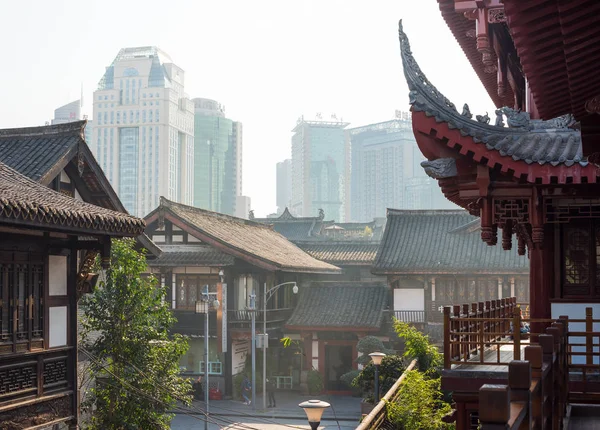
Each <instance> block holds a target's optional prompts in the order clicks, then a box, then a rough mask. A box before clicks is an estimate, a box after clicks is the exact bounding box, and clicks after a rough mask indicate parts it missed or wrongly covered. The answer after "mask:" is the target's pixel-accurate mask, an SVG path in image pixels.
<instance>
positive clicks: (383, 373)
mask: <svg viewBox="0 0 600 430" xmlns="http://www.w3.org/2000/svg"><path fill="white" fill-rule="evenodd" d="M405 369H406V366H405V364H404V360H403V359H402V357H400V356H398V355H386V356H385V357H383V360H381V364H380V365H379V389H380V393H381V395H382V396H383V395H385V393H387V392H388V390H389V389H390V388H392V385H394V384H395V383H396V381H397V380H398V378H400V376H402V373H403V372H404V370H405ZM342 376H344V375H342ZM374 381H375V366H374V365H373V363H372V362H371V363H369V364H367V365H366V366H365V367H364V368H363V370H362V371H361V372H360V373H359V374H358V376H357V377H356V378H355V379H354V380H353V381H352V386H353V387H357V388H360V389H361V391H362V393H363V396H364V397H365V399H366V400H368V401H373V400H374V397H375V396H374V390H375V384H374Z"/></svg>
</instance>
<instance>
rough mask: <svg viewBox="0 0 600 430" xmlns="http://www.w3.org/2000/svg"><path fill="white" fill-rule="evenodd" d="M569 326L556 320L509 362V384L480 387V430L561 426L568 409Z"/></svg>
mask: <svg viewBox="0 0 600 430" xmlns="http://www.w3.org/2000/svg"><path fill="white" fill-rule="evenodd" d="M566 329H567V327H566V325H565V324H564V323H563V322H559V323H555V324H553V326H552V327H549V328H547V329H546V334H541V335H539V337H538V339H539V345H530V346H527V347H525V361H520V360H513V361H511V362H510V363H509V364H508V385H489V384H485V385H483V386H482V387H481V388H480V389H479V422H480V428H481V430H492V429H499V428H502V429H507V430H518V429H541V430H546V429H548V430H554V429H556V430H558V429H561V428H562V423H563V419H564V417H565V416H566V411H567V384H568V372H567V369H566V360H565V357H566V354H565V345H566V339H567V336H566Z"/></svg>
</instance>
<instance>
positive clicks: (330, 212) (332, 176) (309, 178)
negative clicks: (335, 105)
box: [291, 115, 350, 222]
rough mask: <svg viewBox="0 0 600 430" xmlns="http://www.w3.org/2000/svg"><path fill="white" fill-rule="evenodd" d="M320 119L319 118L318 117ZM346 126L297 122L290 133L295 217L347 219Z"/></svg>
mask: <svg viewBox="0 0 600 430" xmlns="http://www.w3.org/2000/svg"><path fill="white" fill-rule="evenodd" d="M319 116H320V115H319ZM347 125H348V123H346V122H342V121H341V120H337V119H336V118H335V116H334V115H332V120H331V121H322V120H321V119H319V120H317V121H305V120H304V118H301V119H299V120H298V122H297V124H296V127H294V129H293V130H292V131H293V132H294V135H293V136H292V208H291V211H292V213H294V214H295V215H298V216H305V217H306V216H316V215H317V214H318V211H319V209H323V211H324V212H325V216H326V217H327V218H328V219H333V220H335V221H338V222H344V221H346V220H347V219H349V217H350V204H349V203H350V140H349V138H348V132H347V131H346V130H345V128H346V126H347Z"/></svg>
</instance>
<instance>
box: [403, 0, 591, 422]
mask: <svg viewBox="0 0 600 430" xmlns="http://www.w3.org/2000/svg"><path fill="white" fill-rule="evenodd" d="M438 3H439V5H440V10H441V12H442V15H443V17H444V19H445V21H446V23H447V24H448V27H449V28H450V30H451V31H452V33H453V34H454V36H455V38H456V40H457V41H458V42H459V44H460V45H461V47H462V49H463V51H464V52H465V54H466V56H467V58H468V60H469V61H470V63H471V65H472V66H473V68H474V70H475V72H476V73H477V75H478V77H479V78H480V80H481V82H482V83H483V85H484V87H485V88H486V90H487V92H488V94H489V95H490V98H491V99H492V101H493V102H494V104H495V105H496V107H497V110H496V111H495V115H492V117H491V118H489V117H488V116H487V115H473V114H472V113H471V112H470V109H469V107H468V105H467V104H464V105H463V106H462V107H459V106H460V105H456V104H454V103H453V102H451V101H450V100H448V99H447V98H446V97H445V96H444V95H443V94H442V93H441V92H440V91H438V90H437V89H436V87H435V86H434V85H433V83H432V82H430V81H429V80H428V79H427V77H426V76H425V74H424V73H423V71H422V70H421V69H420V68H419V66H418V64H417V62H416V60H415V56H413V53H412V51H411V49H410V45H409V41H408V38H407V36H406V35H405V34H404V32H403V31H402V27H401V28H400V45H401V55H402V60H403V64H404V74H405V77H406V80H407V83H408V86H409V89H410V95H409V97H410V104H411V106H412V108H411V110H412V122H413V130H414V133H415V137H416V140H417V144H418V145H419V147H420V149H421V151H422V152H423V154H424V155H425V156H426V157H427V159H428V160H429V161H426V162H424V163H423V164H422V165H423V167H424V168H425V170H426V172H427V173H428V174H429V175H430V176H432V177H434V178H436V179H437V180H438V182H439V185H440V187H441V189H442V191H443V192H444V194H445V195H446V197H447V198H448V199H449V200H451V201H453V202H454V203H456V204H457V205H459V206H461V207H463V208H465V209H466V210H468V211H469V212H470V213H471V214H472V215H474V216H477V217H479V218H480V224H481V239H482V240H483V242H485V243H486V244H488V245H490V246H500V245H499V244H498V243H499V242H500V243H501V246H502V248H503V249H505V250H511V249H512V248H513V247H514V246H516V248H517V251H518V253H519V254H520V255H525V254H527V255H528V256H529V259H530V282H529V284H530V303H531V305H530V308H531V317H532V318H533V319H534V320H538V321H544V320H545V322H539V323H534V324H532V330H533V331H534V332H537V333H540V336H541V333H543V331H544V330H545V326H546V325H548V324H549V321H551V319H556V318H558V317H560V316H565V317H568V318H570V319H573V318H585V316H586V309H590V311H589V312H591V313H593V314H594V315H595V316H596V318H597V315H598V314H599V312H600V305H599V304H598V297H599V294H600V287H599V286H600V284H599V283H598V282H599V280H600V277H599V275H598V264H597V261H598V259H599V258H600V248H598V246H597V243H598V240H599V238H600V228H599V226H600V199H599V198H598V196H599V195H600V188H599V187H598V177H599V176H600V175H599V171H598V144H599V141H598V136H599V134H598V126H599V125H600V121H599V119H600V117H599V116H598V113H599V112H600V109H599V108H598V106H599V103H598V100H599V98H598V93H599V91H600V75H599V74H598V73H596V63H597V61H596V60H597V58H598V51H597V43H596V42H597V41H598V39H599V38H600V34H599V33H598V31H597V29H598V28H599V27H598V24H599V23H600V13H599V12H600V4H598V3H596V2H582V1H572V2H554V1H546V0H539V1H534V2H523V1H518V0H504V1H496V0H490V1H481V2H479V1H477V2H471V1H458V0H438ZM423 55H424V53H423ZM418 56H419V53H416V57H418ZM462 102H463V101H461V103H462ZM499 236H500V237H499ZM497 244H498V245H497ZM466 306H467V307H465V308H463V307H460V308H459V309H456V312H455V314H456V315H455V318H460V317H459V315H460V316H462V315H467V314H469V312H470V310H469V309H471V308H470V307H469V306H470V305H466ZM464 311H466V312H464ZM576 327H580V328H581V329H582V330H583V329H585V327H584V326H582V325H579V326H577V324H575V323H573V324H569V328H570V329H571V330H573V329H576ZM588 328H589V330H586V331H587V332H589V333H590V336H591V335H592V334H593V333H592V328H591V327H588ZM557 330H559V329H557ZM559 331H560V330H559ZM567 336H569V334H568V333H567ZM536 339H537V336H534V339H533V340H534V341H535V340H536ZM570 341H573V340H570ZM575 341H576V339H575ZM594 345H596V346H595V347H594V348H597V344H594ZM515 348H517V349H518V348H519V347H518V345H517V346H515ZM586 348H587V349H585V350H584V352H583V354H584V355H588V358H587V359H586V360H587V361H586V362H587V364H588V365H589V366H591V367H588V368H587V371H590V372H591V371H592V369H596V370H595V371H597V364H598V363H597V358H593V357H592V351H595V350H594V349H593V348H592V344H588V345H587V347H586ZM565 350H566V347H565ZM545 351H546V350H545ZM555 351H558V352H560V348H558V347H557V349H555ZM585 351H587V352H585ZM565 353H566V354H569V357H571V350H570V349H569V350H566V352H565ZM481 354H482V355H483V352H481ZM466 356H467V357H468V356H469V354H467V355H466ZM515 356H517V357H518V356H519V354H518V353H515ZM578 360H580V358H578V357H575V356H573V357H572V359H571V358H569V370H570V369H571V366H573V365H579V364H578ZM482 361H483V358H482ZM544 362H546V359H544ZM594 366H596V367H594ZM565 371H566V372H567V375H568V370H566V369H563V370H562V372H565ZM577 371H578V372H580V371H581V368H579V369H578V370H577ZM502 374H503V375H504V377H506V373H502V372H499V373H497V374H496V375H502ZM459 376H460V378H459V379H456V378H457V377H459ZM464 377H466V374H453V375H452V376H450V375H449V374H448V373H447V374H446V382H444V381H443V382H442V386H443V387H444V386H445V388H446V389H449V390H451V391H453V392H454V398H455V401H456V402H457V428H460V429H462V428H467V426H468V422H469V416H470V415H469V414H470V413H471V412H472V411H476V410H477V395H476V393H477V390H478V388H479V386H481V383H482V379H479V380H477V381H475V382H473V380H470V381H469V380H468V379H464ZM453 378H454V379H453ZM498 378H500V379H502V377H500V376H498ZM583 378H584V380H585V379H586V377H585V371H584V377H583ZM500 379H496V381H497V382H496V383H501V382H498V381H500ZM588 382H589V381H588ZM589 383H591V384H592V385H589V386H587V387H584V388H582V386H581V382H577V381H573V380H571V379H570V380H569V388H568V389H566V388H562V389H561V390H557V392H560V391H562V392H567V391H568V395H569V396H572V395H573V393H574V392H578V394H581V392H582V390H583V395H582V396H580V398H579V400H580V401H581V400H582V399H583V400H586V399H587V400H586V401H589V400H590V399H592V397H593V395H591V394H589V392H590V390H592V391H595V392H596V393H597V392H598V389H597V387H596V388H595V389H593V388H592V386H593V381H591V382H589ZM453 384H454V385H453ZM478 384H479V385H478ZM577 384H579V386H578V388H576V387H577ZM584 385H585V384H584ZM460 391H462V393H461V392H460ZM549 392H550V391H549ZM586 393H587V394H586ZM473 394H475V395H473ZM461 396H462V397H461ZM549 398H552V399H553V400H552V401H554V398H553V397H549ZM561 401H562V400H559V399H558V397H557V398H556V402H557V403H555V405H556V406H555V408H554V409H553V411H555V412H554V413H555V414H556V417H558V416H563V415H561V414H562V413H563V410H564V404H565V403H561V405H562V406H560V407H559V406H558V405H559V403H558V402H561ZM480 406H481V405H480ZM489 406H490V405H486V407H489ZM511 407H512V406H511ZM490 410H491V409H490ZM503 410H504V409H503ZM474 416H476V415H474ZM490 416H491V415H489V414H488V415H487V416H486V417H490ZM543 416H544V414H539V415H538V416H537V419H542V418H541V417H543ZM534 418H535V417H534ZM486 419H487V418H486ZM494 419H497V417H496V418H494ZM498 422H499V421H498Z"/></svg>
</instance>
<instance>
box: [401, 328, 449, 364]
mask: <svg viewBox="0 0 600 430" xmlns="http://www.w3.org/2000/svg"><path fill="white" fill-rule="evenodd" d="M394 330H395V331H396V334H397V335H398V337H400V338H401V339H404V355H403V356H404V357H405V358H407V359H410V360H412V359H415V358H416V359H417V364H418V366H419V370H421V371H422V372H426V373H430V374H437V373H438V372H439V369H440V367H441V366H442V363H443V360H442V355H441V354H440V352H439V351H438V349H437V347H436V346H435V345H432V344H431V343H430V342H429V336H427V335H425V334H423V333H421V332H420V331H419V330H417V329H416V328H415V327H413V326H411V325H410V324H407V323H405V322H402V321H398V320H395V321H394Z"/></svg>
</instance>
